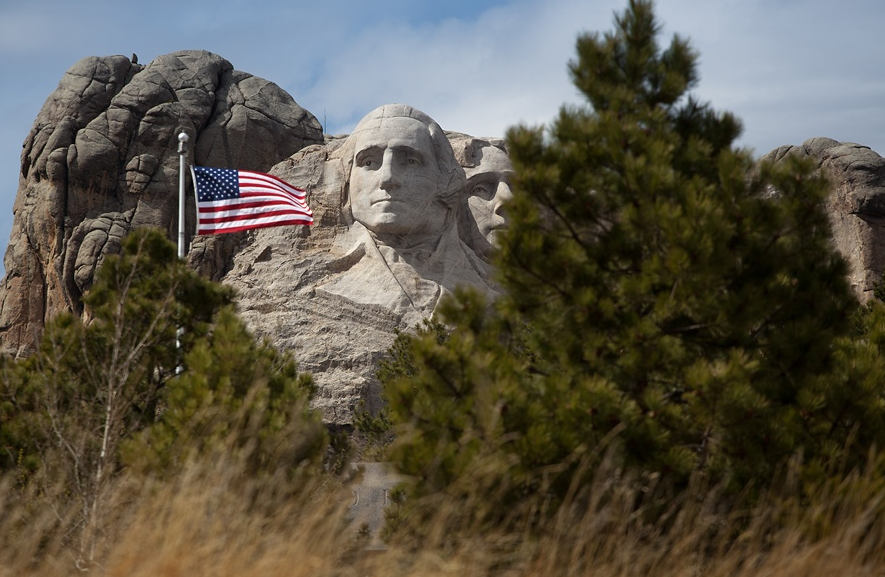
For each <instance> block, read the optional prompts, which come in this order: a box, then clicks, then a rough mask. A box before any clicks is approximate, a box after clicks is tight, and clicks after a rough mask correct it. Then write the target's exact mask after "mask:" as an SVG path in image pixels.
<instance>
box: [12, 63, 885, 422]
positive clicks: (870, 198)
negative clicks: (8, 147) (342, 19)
mask: <svg viewBox="0 0 885 577" xmlns="http://www.w3.org/2000/svg"><path fill="white" fill-rule="evenodd" d="M181 130H184V131H186V132H187V133H188V134H189V136H190V150H189V151H188V159H189V161H190V162H192V163H194V164H198V165H204V166H216V167H231V168H240V169H249V170H258V171H264V172H270V173H272V174H275V175H277V176H279V177H281V178H283V179H285V180H286V181H288V182H290V183H292V184H294V185H296V186H299V187H301V188H304V189H305V190H306V191H307V201H308V204H309V205H310V207H311V208H312V210H313V213H314V219H315V224H314V225H313V226H311V227H305V226H285V227H277V228H268V229H261V230H253V231H247V232H240V233H235V234H222V235H212V236H202V237H195V238H194V237H192V235H191V234H187V235H186V236H187V238H188V239H190V240H191V244H190V250H189V253H188V262H189V265H190V266H191V267H193V268H195V269H197V270H199V271H200V272H202V273H203V274H205V275H206V276H209V277H211V278H213V279H214V280H219V281H222V282H224V283H226V284H228V285H230V286H232V287H233V288H235V289H236V290H237V293H238V297H237V299H238V305H239V309H240V313H241V314H242V316H243V317H244V318H245V320H246V321H247V323H248V324H249V326H250V327H251V328H252V330H253V331H254V332H255V333H256V334H257V335H258V336H259V337H266V338H268V339H270V340H271V341H272V342H273V343H274V344H275V345H276V346H278V347H279V348H281V349H286V350H290V351H292V352H293V354H294V356H295V358H296V359H298V361H299V362H300V364H301V367H302V369H303V370H306V371H309V372H311V373H313V375H314V378H315V381H316V382H317V384H318V388H319V394H318V398H317V400H316V405H317V407H318V408H320V409H321V410H322V411H323V413H324V416H325V419H326V420H327V421H328V422H330V423H335V424H346V423H349V422H350V421H351V419H352V416H353V411H354V410H356V409H357V408H358V407H359V406H361V405H364V406H365V407H366V408H368V409H374V408H377V407H378V406H379V403H380V398H379V394H378V393H379V391H378V383H377V380H376V379H375V377H374V372H375V369H376V366H377V362H378V360H379V359H380V358H381V357H382V356H383V355H384V353H385V351H386V350H387V349H388V347H389V346H390V344H391V343H392V341H393V339H394V335H395V332H396V330H408V329H410V328H412V327H414V325H415V324H416V323H419V322H420V321H421V320H422V319H423V318H426V317H428V316H430V315H432V313H433V311H434V309H435V308H436V305H437V303H438V302H439V300H440V298H442V297H443V296H444V295H446V294H449V293H451V292H452V291H453V290H455V287H457V286H460V285H469V286H473V287H475V288H478V289H479V290H482V291H484V292H487V293H489V294H492V295H494V294H495V292H496V287H495V285H494V282H493V281H492V275H491V270H490V265H489V260H490V255H491V252H492V251H493V248H494V245H495V242H496V236H497V234H498V233H499V232H500V230H501V228H502V227H503V226H505V225H506V222H505V220H504V216H503V214H502V213H501V211H500V208H501V204H502V203H503V202H504V201H505V200H506V199H507V198H508V197H509V196H510V178H511V175H512V166H511V165H510V162H509V158H508V157H507V153H506V152H507V151H506V147H505V144H504V142H503V141H502V140H500V139H492V138H475V137H472V136H469V135H465V134H460V133H444V132H443V131H442V129H441V128H440V127H439V126H438V125H437V124H436V123H435V122H434V121H433V120H432V119H430V118H429V117H428V116H427V115H426V114H424V113H422V112H420V111H417V110H415V109H413V108H411V107H408V106H404V105H385V106H382V107H379V108H378V109H376V110H374V111H372V112H371V113H369V114H368V115H367V116H366V118H364V119H363V121H361V122H360V124H359V125H358V126H357V127H356V128H355V130H354V132H353V134H351V135H349V136H341V137H330V136H325V137H324V136H323V135H322V130H321V126H320V124H319V122H318V121H317V120H316V118H315V117H314V116H313V115H312V114H310V113H309V112H307V111H305V110H304V109H302V108H301V107H300V106H298V104H297V103H296V102H295V101H294V100H293V99H292V97H290V96H289V95H288V94H286V93H285V92H284V91H283V90H281V89H280V88H279V87H277V86H276V85H274V84H272V83H270V82H268V81H266V80H262V79H260V78H256V77H254V76H251V75H249V74H246V73H243V72H238V71H236V70H234V69H233V66H232V65H231V64H230V63H229V62H227V61H226V60H224V59H223V58H220V57H219V56H216V55H214V54H211V53H208V52H198V51H188V52H179V53H175V54H169V55H166V56H162V57H160V58H157V59H156V60H154V61H153V62H151V63H150V64H149V65H147V66H142V65H139V64H136V63H134V62H132V61H130V60H129V59H127V58H125V57H123V56H113V57H105V58H87V59H84V60H82V61H80V62H78V63H77V64H76V65H74V67H72V68H71V70H69V71H68V72H67V73H66V74H65V77H64V78H63V79H62V81H61V83H60V84H59V87H58V89H57V90H56V91H55V92H54V93H53V94H52V95H51V96H50V97H49V98H48V99H47V101H46V103H45V105H44V107H43V109H42V110H41V112H40V114H39V116H38V117H37V120H36V121H35V123H34V127H33V129H32V130H31V132H30V134H29V135H28V137H27V139H26V141H25V144H24V150H23V152H22V164H21V174H20V183H19V191H18V195H17V197H16V201H15V208H14V210H15V220H14V223H13V231H12V234H11V238H10V243H9V247H8V248H7V251H6V257H5V265H6V271H7V274H6V277H5V278H4V279H3V280H2V283H0V348H2V349H3V350H5V351H7V352H11V353H13V354H19V355H21V354H26V353H27V352H28V351H29V350H30V349H31V347H33V344H34V343H35V342H36V340H37V338H39V335H40V334H41V332H42V329H43V327H44V324H45V322H46V320H47V319H48V318H50V317H51V316H52V315H53V314H55V313H57V312H59V311H62V310H70V311H74V312H77V313H79V312H82V310H81V309H82V307H81V304H80V299H81V296H82V295H83V294H84V293H85V291H87V290H88V289H89V287H90V286H91V284H92V279H93V275H94V273H95V270H96V268H97V267H98V266H99V265H100V264H101V262H102V260H103V259H104V257H105V256H107V255H108V254H113V253H115V252H117V251H118V250H119V246H120V240H121V238H122V237H123V236H125V235H126V234H127V232H128V231H129V230H130V229H131V228H132V227H136V226H142V225H151V226H158V227H161V228H163V229H165V230H166V231H167V232H168V234H169V238H173V239H174V238H176V237H177V230H176V229H177V218H176V216H177V215H176V212H177V201H178V153H177V144H178V142H177V135H178V133H179V132H180V131H181ZM788 154H801V155H804V156H808V157H811V158H814V159H815V160H816V161H817V162H818V164H819V165H820V166H821V168H822V169H823V170H824V171H826V172H827V173H828V174H829V175H830V177H831V179H832V180H833V183H834V190H833V193H832V195H831V196H830V198H829V200H828V207H829V210H830V215H831V220H832V222H833V228H834V233H835V243H836V246H837V247H838V248H839V250H840V251H841V252H842V253H843V254H844V255H845V256H846V257H847V258H848V260H849V262H850V263H851V282H852V283H853V285H854V286H855V288H856V290H857V292H858V294H859V295H860V296H861V297H862V298H865V295H868V294H869V293H870V292H871V290H872V288H873V286H874V285H875V284H876V283H877V282H878V281H879V278H880V276H881V272H882V269H883V267H885V245H883V243H885V231H883V230H882V229H883V226H885V196H883V195H885V160H883V159H882V158H881V157H880V156H879V155H878V154H876V153H875V152H873V151H871V150H870V149H869V148H866V147H863V146H860V145H856V144H847V143H839V142H836V141H833V140H829V139H823V138H816V139H811V140H809V141H807V142H805V143H804V144H803V145H801V146H786V147H781V148H778V149H776V150H774V151H772V152H771V153H769V154H768V155H766V158H768V159H771V160H775V161H777V160H779V159H781V158H783V157H784V156H786V155H788ZM188 180H189V175H188ZM189 190H190V192H189V195H190V198H189V199H188V201H187V205H186V206H187V209H188V213H187V219H186V226H187V230H188V231H193V230H195V228H196V222H195V219H196V216H195V212H194V202H193V196H192V195H193V192H192V190H191V189H190V187H189Z"/></svg>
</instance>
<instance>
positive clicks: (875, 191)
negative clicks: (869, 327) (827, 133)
mask: <svg viewBox="0 0 885 577" xmlns="http://www.w3.org/2000/svg"><path fill="white" fill-rule="evenodd" d="M787 154H798V155H800V156H803V157H807V158H812V159H813V160H815V161H816V162H817V163H818V165H819V166H820V167H821V169H822V170H823V171H824V173H825V174H826V175H827V176H828V177H829V178H830V180H831V182H832V184H833V189H832V191H831V192H830V195H829V197H828V199H827V212H828V213H829V216H830V223H831V225H832V229H833V241H834V242H835V245H836V248H837V249H839V252H841V253H842V255H843V256H844V257H845V258H846V260H847V261H848V265H849V267H850V272H849V281H850V282H851V285H852V287H854V290H855V292H856V293H857V295H858V297H860V299H861V300H863V301H865V300H867V299H869V298H871V297H872V293H873V289H874V288H875V286H876V285H877V284H878V283H879V282H881V280H882V271H883V270H885V159H883V158H882V157H881V156H879V155H878V154H877V153H875V152H874V151H872V150H871V149H870V148H869V147H867V146H861V145H860V144H854V143H851V142H838V141H836V140H833V139H831V138H811V139H808V140H806V141H805V142H804V143H803V144H802V145H800V146H781V147H779V148H776V149H775V150H773V151H771V152H769V153H768V154H767V155H765V156H764V157H763V160H773V161H778V160H780V159H782V158H784V157H785V156H786V155H787Z"/></svg>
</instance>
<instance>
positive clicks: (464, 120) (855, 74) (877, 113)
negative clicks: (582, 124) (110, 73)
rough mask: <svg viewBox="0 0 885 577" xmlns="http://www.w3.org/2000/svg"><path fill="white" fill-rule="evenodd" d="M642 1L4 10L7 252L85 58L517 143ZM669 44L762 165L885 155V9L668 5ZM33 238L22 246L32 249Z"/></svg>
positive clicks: (787, 2)
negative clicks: (206, 54) (604, 35)
mask: <svg viewBox="0 0 885 577" xmlns="http://www.w3.org/2000/svg"><path fill="white" fill-rule="evenodd" d="M626 5H627V0H445V1H440V0H375V1H374V2H366V1H363V0H323V1H317V0H267V1H265V0H214V1H211V2H210V1H206V0H185V1H181V0H152V1H151V2H134V1H132V0H78V1H77V2H72V1H71V0H27V1H26V0H0V78H3V81H2V83H0V248H3V249H4V250H5V246H6V244H5V243H6V242H7V239H9V235H10V231H11V227H12V218H13V215H12V206H13V201H14V199H15V194H16V190H17V187H18V170H19V162H20V158H19V157H20V154H21V148H22V143H23V142H24V140H25V137H26V136H27V134H28V132H29V131H30V129H31V126H32V124H33V122H34V119H35V118H36V116H37V113H38V112H39V111H40V108H41V107H42V105H43V102H44V101H45V100H46V98H47V97H48V96H49V95H50V94H51V93H52V92H53V90H55V88H56V86H57V85H58V82H59V80H61V78H62V76H63V75H64V73H65V71H66V70H67V69H69V68H70V67H71V66H73V65H74V63H76V62H77V61H78V60H80V59H81V58H85V57H87V56H109V55H114V54H123V55H125V56H130V55H131V54H132V53H136V54H138V60H139V63H141V64H147V63H149V62H150V61H151V60H153V59H154V58H156V57H157V56H160V55H163V54H168V53H171V52H176V51H179V50H189V49H200V50H208V51H210V52H214V53H216V54H218V55H220V56H221V57H223V58H225V59H227V60H228V61H230V62H231V64H233V66H234V68H236V69H237V70H241V71H244V72H248V73H250V74H253V75H255V76H260V77H262V78H265V79H267V80H270V81H272V82H274V83H276V84H278V85H279V86H281V87H282V88H283V89H285V90H286V91H287V92H289V94H291V95H292V96H293V98H294V99H295V101H296V102H298V103H299V104H300V105H301V106H302V107H304V108H306V109H307V110H309V111H310V112H312V113H313V114H314V115H315V116H316V117H317V118H318V119H319V120H320V122H321V123H323V126H324V127H325V130H326V132H328V133H331V134H345V133H349V132H350V131H351V130H352V129H353V127H354V126H355V125H356V123H357V122H358V121H359V119H360V118H362V117H363V116H364V115H365V114H366V113H368V112H369V111H371V110H372V109H374V108H376V107H377V106H380V105H382V104H387V103H394V102H399V103H404V104H410V105H412V106H414V107H416V108H418V109H420V110H422V111H424V112H425V113H427V114H428V115H430V116H431V117H432V118H434V119H435V120H436V121H437V122H438V123H439V124H440V125H441V126H442V127H443V128H444V129H446V130H454V131H458V132H464V133H468V134H472V135H474V136H503V135H504V133H505V131H506V130H507V128H508V127H510V126H513V125H516V124H520V123H522V124H528V125H541V124H549V123H550V122H551V121H552V120H553V118H554V117H555V116H556V114H557V112H558V110H559V108H560V107H561V106H562V105H563V104H581V103H582V100H581V98H580V95H579V94H578V93H577V91H576V89H575V88H574V87H573V85H572V84H571V81H570V79H569V74H568V62H569V60H571V59H572V58H573V57H574V54H575V52H574V47H575V41H576V39H577V37H578V35H579V34H581V33H586V32H597V31H598V32H605V31H609V30H611V29H612V19H613V15H614V13H615V12H620V11H622V10H623V9H624V8H625V7H626ZM655 6H656V14H657V16H658V19H659V21H660V23H661V24H662V37H661V44H663V45H665V44H667V43H668V42H669V39H670V38H671V37H672V35H673V34H674V33H678V34H679V35H681V36H683V37H685V38H687V39H688V40H689V41H690V42H691V44H692V46H693V47H694V48H695V49H696V50H697V51H698V53H699V71H700V82H699V84H698V86H697V87H696V88H695V89H694V91H693V93H694V94H695V95H696V96H697V97H698V98H699V99H700V100H702V101H707V102H710V103H711V104H712V105H713V107H714V108H715V109H717V110H720V111H726V110H727V111H730V112H732V113H734V114H735V115H736V116H737V117H738V118H740V119H741V120H742V121H743V125H744V133H743V136H742V137H741V139H740V140H739V141H738V144H739V145H740V146H743V147H746V148H749V149H751V150H752V151H753V152H754V153H755V154H756V155H757V156H761V155H762V154H765V153H766V152H769V151H770V150H772V149H774V148H776V147H778V146H780V145H784V144H801V143H802V142H803V141H805V140H807V139H808V138H812V137H816V136H826V137H830V138H834V139H836V140H840V141H846V142H856V143H859V144H862V145H866V146H869V147H870V148H872V149H873V150H875V151H876V152H878V153H880V154H885V35H883V33H882V26H883V24H885V2H882V1H881V0H842V1H841V2H834V1H833V0H657V2H656V4H655ZM16 240H18V239H9V242H15V241H16Z"/></svg>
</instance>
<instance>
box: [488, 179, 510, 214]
mask: <svg viewBox="0 0 885 577" xmlns="http://www.w3.org/2000/svg"><path fill="white" fill-rule="evenodd" d="M511 198H513V192H512V191H511V190H510V185H508V184H507V183H506V182H500V183H498V189H497V190H496V191H495V200H494V208H493V211H494V213H495V214H497V215H499V216H502V215H503V214H504V208H503V207H504V203H505V202H507V201H508V200H510V199H511Z"/></svg>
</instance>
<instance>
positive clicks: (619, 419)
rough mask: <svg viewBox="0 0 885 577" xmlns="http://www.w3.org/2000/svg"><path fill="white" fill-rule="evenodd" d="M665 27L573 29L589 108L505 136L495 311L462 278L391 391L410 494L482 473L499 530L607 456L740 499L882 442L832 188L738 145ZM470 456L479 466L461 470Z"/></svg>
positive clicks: (858, 457)
mask: <svg viewBox="0 0 885 577" xmlns="http://www.w3.org/2000/svg"><path fill="white" fill-rule="evenodd" d="M659 28H660V27H659V24H658V23H657V21H656V20H655V17H654V13H653V6H652V3H651V2H650V1H644V0H630V2H629V4H628V7H627V9H626V10H625V11H624V12H623V13H622V14H620V15H618V16H616V18H615V29H614V31H613V32H610V33H607V34H605V35H598V34H587V35H584V36H581V37H580V38H579V40H578V42H577V54H578V57H577V60H575V61H573V62H572V63H571V64H570V70H571V73H572V78H573V80H574V83H575V85H576V86H577V87H578V89H579V90H580V91H581V92H582V94H583V95H584V97H585V98H586V99H587V106H586V107H580V108H579V107H564V108H563V109H562V110H561V112H560V114H559V117H558V118H557V119H556V121H555V122H554V124H553V125H552V126H551V128H550V129H549V131H545V130H544V129H542V128H530V127H524V126H522V127H516V128H514V129H511V130H510V131H509V132H508V150H509V151H510V154H511V157H512V159H513V162H514V166H515V170H516V177H515V180H514V198H513V200H512V201H511V202H510V203H509V204H508V205H507V206H506V211H507V214H508V217H509V229H508V230H507V232H506V234H505V235H504V236H503V239H502V240H501V247H500V254H499V255H498V258H497V265H498V268H499V270H500V281H501V284H502V286H503V288H504V292H505V295H504V296H503V297H502V298H501V299H500V300H499V301H498V302H497V303H496V304H495V307H494V309H493V312H491V313H489V312H487V310H488V307H487V306H486V303H484V302H482V299H480V298H478V297H477V296H476V295H472V294H470V293H469V292H467V291H463V292H460V293H458V295H456V298H455V299H454V300H453V301H451V302H449V303H447V305H446V306H445V307H443V309H442V311H441V313H442V319H443V321H445V322H446V323H447V324H448V325H450V326H451V327H452V328H453V332H452V334H451V337H450V338H449V340H448V342H447V343H446V344H439V343H436V342H434V341H433V339H430V338H427V337H424V338H416V339H415V342H414V345H413V348H412V349H411V354H412V355H413V359H414V364H415V366H416V367H417V375H416V376H414V377H400V378H393V379H390V380H389V381H388V382H387V385H386V386H387V391H388V392H387V395H388V397H389V399H390V403H391V409H390V411H391V417H392V420H393V422H394V423H396V424H398V426H399V427H400V437H399V440H398V441H397V444H396V445H395V446H394V448H393V451H392V453H391V458H392V459H393V461H394V462H395V463H397V465H398V466H399V467H400V468H401V470H402V471H403V472H405V473H408V474H410V475H412V476H414V477H415V478H418V479H419V482H417V483H416V484H415V485H414V486H413V487H412V497H413V502H419V498H420V497H421V496H422V495H428V494H435V493H436V492H438V491H443V490H445V491H449V492H450V495H451V492H452V491H454V492H455V493H457V491H464V490H470V489H469V487H470V486H473V487H476V486H488V487H491V486H494V487H495V489H494V491H495V494H494V500H495V502H494V504H493V505H490V506H489V509H490V510H491V512H490V513H488V519H497V520H496V521H494V522H501V519H502V518H503V517H505V516H507V515H510V514H516V515H517V516H518V515H521V514H522V513H518V512H517V511H518V510H519V505H520V504H525V503H527V502H528V501H532V502H531V504H530V505H526V506H527V507H529V508H534V509H533V510H534V511H536V512H537V510H538V509H537V507H539V506H540V507H543V506H550V507H554V508H555V504H556V503H558V502H561V501H562V500H563V499H565V498H566V496H567V495H569V494H572V492H573V491H575V490H576V487H578V488H580V487H582V486H587V485H588V483H589V479H590V478H591V477H592V475H593V474H594V472H595V471H596V470H597V467H598V466H599V464H600V463H601V462H602V461H603V455H607V458H609V459H611V460H612V461H613V462H614V463H615V464H616V466H618V467H621V468H622V469H623V470H624V471H626V472H628V473H629V474H631V475H633V476H634V477H636V478H637V479H639V480H640V482H649V480H652V479H654V480H655V481H654V482H655V483H656V486H658V487H664V488H666V490H667V491H671V492H672V491H679V490H681V489H682V488H684V487H686V486H687V483H688V482H689V479H690V478H692V477H701V478H704V479H706V480H707V481H708V482H710V483H718V484H725V486H726V487H727V491H730V492H732V493H733V492H737V491H740V490H743V489H744V488H745V487H747V486H748V485H752V486H755V487H757V488H758V487H761V486H767V485H768V484H769V483H770V482H771V479H772V477H773V476H774V475H775V474H776V473H777V472H778V471H779V470H782V468H783V467H784V466H785V464H786V462H787V461H788V460H789V459H791V458H793V457H795V456H797V455H801V456H802V458H804V459H805V461H806V463H808V466H807V470H808V471H817V472H823V471H830V470H833V469H834V468H836V467H839V466H845V465H846V462H847V463H848V465H850V466H854V465H858V464H859V463H861V462H862V461H863V459H865V456H866V448H865V447H860V448H859V450H857V451H855V452H854V453H851V454H850V455H849V456H850V458H849V459H847V461H846V456H847V455H846V453H845V452H844V450H845V448H846V446H848V445H849V444H850V442H851V440H852V439H853V438H854V437H853V435H856V434H857V431H858V429H859V428H860V429H864V430H866V431H868V433H864V436H865V440H867V441H869V442H874V441H876V442H879V443H881V442H882V441H883V440H885V438H883V437H882V430H881V429H882V427H881V425H878V426H871V427H869V428H866V427H867V425H868V424H870V423H873V422H876V419H878V420H879V421H878V422H881V419H882V417H883V416H885V412H883V406H882V401H881V399H882V390H881V386H880V385H877V384H876V383H874V382H872V381H870V380H869V375H870V373H869V372H864V371H860V370H854V369H851V367H853V366H856V364H855V363H854V361H852V360H851V359H852V357H851V355H852V354H853V353H851V352H848V351H849V349H851V347H852V346H854V345H853V344H849V343H852V342H853V341H851V339H850V333H849V331H850V329H851V318H852V315H853V313H854V311H856V309H857V306H858V305H857V301H856V299H855V297H854V296H853V294H852V293H851V291H850V289H849V287H848V284H847V281H846V277H845V273H846V265H845V263H844V261H843V259H842V258H841V257H840V256H839V255H838V254H837V253H836V252H835V251H834V249H833V248H832V245H831V242H830V236H829V234H830V232H829V225H828V221H827V217H826V214H825V213H824V212H823V210H822V202H823V200H824V197H825V195H826V194H827V191H828V186H829V185H828V182H827V181H826V179H825V178H824V177H823V176H822V175H821V174H819V173H818V172H817V170H816V169H815V167H813V166H811V165H809V164H807V163H805V162H802V161H800V160H799V159H796V158H791V159H789V160H788V161H787V162H785V163H783V165H780V166H778V167H775V166H772V165H770V164H757V163H756V162H755V161H754V159H753V158H752V156H751V154H750V153H749V152H748V151H746V150H741V149H739V148H737V147H735V146H734V142H735V139H736V138H737V137H738V136H739V134H740V130H741V127H740V123H739V121H737V120H736V119H735V118H734V117H733V116H732V115H731V114H728V113H719V112H716V111H715V110H713V109H712V108H711V107H710V105H709V104H703V103H700V102H698V101H697V100H696V99H695V98H694V97H692V96H691V94H690V90H691V89H692V88H693V87H694V86H695V85H696V83H697V69H696V60H697V55H696V53H695V52H694V51H693V50H692V49H691V47H690V45H689V44H688V43H687V42H686V41H685V40H684V39H682V38H680V37H679V36H674V38H673V39H672V41H671V42H670V44H669V45H668V46H667V47H666V48H665V49H661V48H660V47H659V45H658V42H657V39H658V36H659ZM846 339H847V340H846ZM861 373H863V374H861ZM865 379H866V383H867V384H866V386H865V391H866V393H865V395H864V396H863V399H855V398H852V396H851V394H850V393H851V391H852V388H853V387H854V386H855V385H857V383H858V382H860V381H864V380H865ZM867 447H868V446H867ZM480 463H482V464H490V463H496V464H497V465H495V466H496V467H498V468H497V469H495V470H491V469H489V470H491V471H492V472H491V473H490V474H491V475H492V479H493V480H490V481H488V482H487V483H486V485H483V483H481V482H477V480H476V479H473V480H472V481H471V482H469V483H466V484H464V483H462V484H461V485H459V479H464V478H465V475H470V474H474V473H476V472H477V471H480V470H483V468H482V467H481V466H480ZM579 472H583V474H584V475H585V476H584V477H576V475H578V473H579ZM454 487H457V488H455V489H453V488H454ZM528 496H541V497H539V498H541V499H542V500H544V502H545V503H546V505H539V504H538V502H537V500H534V501H533V500H531V499H527V497H528ZM482 514H484V513H482V512H477V515H479V516H481V515H482ZM522 518H525V515H523V517H522Z"/></svg>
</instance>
